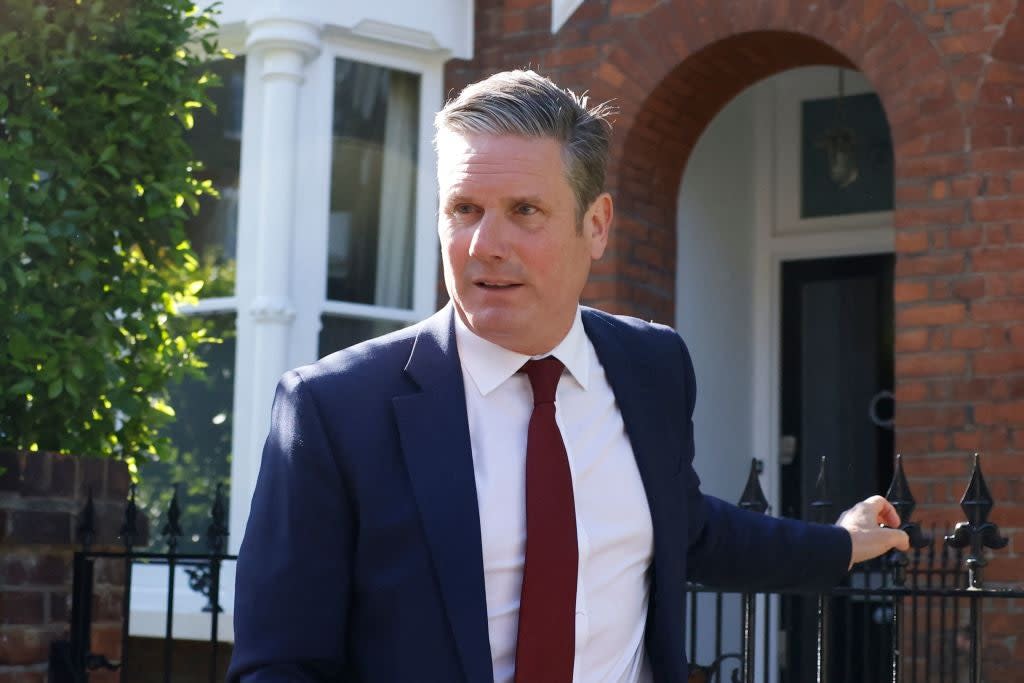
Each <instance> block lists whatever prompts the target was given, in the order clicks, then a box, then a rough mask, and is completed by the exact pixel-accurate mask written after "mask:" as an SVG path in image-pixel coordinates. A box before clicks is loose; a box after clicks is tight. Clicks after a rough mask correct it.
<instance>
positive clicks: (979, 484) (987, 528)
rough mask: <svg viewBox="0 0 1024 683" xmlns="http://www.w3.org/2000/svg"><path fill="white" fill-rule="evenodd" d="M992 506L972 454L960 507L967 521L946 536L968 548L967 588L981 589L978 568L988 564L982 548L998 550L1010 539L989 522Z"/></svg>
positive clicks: (978, 465) (975, 457)
mask: <svg viewBox="0 0 1024 683" xmlns="http://www.w3.org/2000/svg"><path fill="white" fill-rule="evenodd" d="M994 506H995V503H994V501H993V500H992V494H991V493H990V492H989V490H988V484H986V483H985V475H983V474H982V472H981V462H980V459H979V457H978V454H977V453H975V454H974V468H973V470H972V472H971V481H970V483H969V484H967V490H966V491H964V496H963V498H961V499H960V509H961V510H963V511H964V514H965V515H967V521H966V522H957V525H956V527H954V529H953V533H951V534H950V535H949V536H946V543H947V544H948V545H950V546H952V547H954V548H957V549H962V548H970V552H969V553H968V555H967V560H966V562H967V572H968V585H969V587H970V588H981V587H982V578H981V571H982V569H984V568H985V565H986V564H988V562H987V560H985V548H991V549H992V550H999V549H1000V548H1005V547H1006V544H1007V543H1009V542H1010V541H1009V539H1007V538H1003V537H1002V536H1000V535H999V527H998V526H996V525H995V524H993V523H992V522H990V521H988V516H989V513H991V512H992V508H993V507H994Z"/></svg>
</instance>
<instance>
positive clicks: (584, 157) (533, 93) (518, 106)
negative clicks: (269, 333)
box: [434, 70, 615, 227]
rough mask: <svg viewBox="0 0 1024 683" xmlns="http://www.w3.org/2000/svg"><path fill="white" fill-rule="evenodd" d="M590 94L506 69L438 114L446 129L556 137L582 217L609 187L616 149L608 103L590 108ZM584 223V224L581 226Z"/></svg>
mask: <svg viewBox="0 0 1024 683" xmlns="http://www.w3.org/2000/svg"><path fill="white" fill-rule="evenodd" d="M587 100H588V98H587V95H586V93H584V94H583V95H577V94H575V93H574V92H572V91H571V90H563V89H562V88H560V87H558V86H557V85H555V83H554V82H553V81H552V80H550V79H548V78H545V77H543V76H541V75H539V74H537V73H535V72H533V71H523V70H515V71H503V72H501V73H496V74H494V75H493V76H490V77H489V78H486V79H484V80H482V81H479V82H477V83H473V84H471V85H468V86H466V87H465V88H464V89H463V90H462V92H461V93H459V96H458V97H456V98H455V99H453V100H449V101H448V103H447V104H445V106H444V108H443V109H441V111H439V112H438V113H437V116H436V117H434V128H435V130H436V131H437V136H435V138H434V147H435V149H436V148H437V145H438V137H440V134H441V133H442V132H444V131H448V132H454V133H478V134H480V133H482V134H487V135H518V136H521V137H529V138H552V139H554V140H555V141H557V142H559V143H561V144H562V149H563V151H562V158H563V161H564V163H565V177H566V180H568V181H569V186H570V187H571V188H572V190H573V194H574V195H575V196H576V207H577V208H576V212H577V220H578V221H582V220H583V215H584V214H585V213H586V211H587V209H588V208H590V205H591V204H592V203H593V202H594V200H595V199H597V197H598V195H600V194H601V193H602V192H603V191H604V181H605V169H606V167H607V165H608V154H609V150H610V147H611V136H612V126H611V123H610V122H609V120H608V119H609V117H610V116H611V115H613V114H614V113H615V108H614V107H612V106H611V105H610V104H609V103H608V102H603V103H601V104H599V105H597V106H595V107H592V108H589V109H588V108H587ZM581 227H582V225H581Z"/></svg>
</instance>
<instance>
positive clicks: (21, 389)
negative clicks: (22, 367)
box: [7, 377, 36, 396]
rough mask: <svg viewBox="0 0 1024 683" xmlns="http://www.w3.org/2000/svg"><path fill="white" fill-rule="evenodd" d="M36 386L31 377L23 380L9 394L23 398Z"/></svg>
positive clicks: (9, 390)
mask: <svg viewBox="0 0 1024 683" xmlns="http://www.w3.org/2000/svg"><path fill="white" fill-rule="evenodd" d="M35 384H36V383H35V382H34V381H32V378H31V377H26V378H25V379H23V380H21V381H20V382H18V383H17V384H15V385H14V386H12V387H11V388H10V389H8V390H7V392H8V393H10V394H14V395H15V396H23V395H25V394H27V393H28V392H30V391H32V387H34V386H35Z"/></svg>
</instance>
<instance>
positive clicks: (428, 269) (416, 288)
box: [129, 28, 449, 642]
mask: <svg viewBox="0 0 1024 683" xmlns="http://www.w3.org/2000/svg"><path fill="white" fill-rule="evenodd" d="M244 34H245V31H239V30H237V29H229V30H228V31H225V32H224V33H223V34H222V39H221V44H222V45H224V46H225V47H227V48H228V49H230V50H231V51H232V52H234V53H235V54H236V55H241V54H242V53H243V50H242V47H243V46H244V44H245V35H244ZM322 40H323V42H322V46H321V47H322V49H321V52H320V54H319V55H318V56H317V57H316V58H314V59H313V60H312V61H311V62H310V63H309V64H308V65H307V68H306V74H305V75H306V79H305V83H304V84H303V86H302V88H301V91H300V95H299V98H300V101H299V118H298V126H297V128H298V130H299V131H302V133H301V134H300V135H299V136H298V137H297V139H296V144H297V145H298V147H297V154H298V159H299V164H298V165H297V167H296V178H295V180H296V189H295V210H294V220H293V225H295V226H315V227H314V228H311V229H306V230H297V231H296V234H295V235H294V236H293V240H292V251H291V253H292V259H291V263H290V270H291V272H290V283H289V285H290V292H289V298H290V299H291V301H292V302H293V304H294V307H295V318H294V321H293V323H292V327H291V333H290V339H289V350H288V353H289V361H290V364H291V366H293V367H294V366H298V365H303V364H306V363H311V362H313V361H315V360H316V359H317V358H318V357H319V336H320V329H321V316H323V315H325V314H326V315H339V316H345V317H355V318H362V319H370V320H382V321H389V322H398V323H413V322H416V321H418V320H421V319H423V318H425V317H427V316H429V315H430V314H432V313H433V312H434V311H435V310H436V306H437V282H438V268H439V255H440V251H439V248H438V237H437V181H436V178H437V169H436V160H435V155H434V150H433V135H434V130H433V116H434V112H436V111H437V110H438V109H440V108H441V106H442V104H443V84H444V63H445V61H447V59H448V57H449V55H448V53H447V52H446V51H443V50H434V51H425V50H423V49H420V48H416V47H412V46H400V45H390V44H386V43H382V42H378V41H374V40H370V39H366V38H361V37H359V36H355V35H353V34H351V33H348V32H345V31H342V30H332V29H330V28H328V29H325V31H324V33H323V35H322ZM339 57H340V58H344V59H349V60H352V61H358V62H363V63H366V64H372V65H375V66H382V67H385V68H390V69H396V70H400V71H406V72H409V73H413V74H416V75H418V76H419V79H420V98H419V106H420V114H419V129H418V132H419V142H418V149H417V177H416V200H415V206H414V210H413V216H414V221H415V227H414V238H413V243H414V250H415V251H414V258H413V277H412V306H411V307H410V308H408V309H404V308H395V307H387V306H376V305H370V304H361V303H354V302H345V301H332V300H328V299H327V257H326V254H327V243H328V213H329V210H330V184H331V178H330V170H331V148H332V145H331V139H332V120H333V107H334V69H335V60H336V58H339ZM261 71H262V62H261V60H260V58H259V55H252V56H249V57H248V59H247V62H246V74H245V93H244V100H245V104H244V113H243V131H244V132H243V140H242V155H241V157H242V158H241V166H242V168H241V169H240V174H239V175H240V180H239V183H240V194H241V196H242V198H243V199H242V201H249V202H251V201H252V200H251V198H248V199H247V198H246V197H247V194H246V192H245V190H244V189H243V188H242V187H241V185H242V184H243V183H246V181H247V179H250V178H253V177H254V176H255V175H256V174H257V173H258V170H257V169H258V168H259V164H260V159H259V154H260V150H258V149H256V148H255V143H256V142H258V131H259V129H260V125H259V123H260V121H259V117H260V115H259V111H258V110H259V102H260V95H261V80H260V75H259V74H260V72H261ZM240 210H241V208H240ZM239 227H240V229H243V227H244V224H243V223H242V221H241V220H240V221H239ZM246 242H247V241H246V240H239V245H240V246H239V251H238V253H237V254H236V259H237V260H238V262H239V263H241V262H242V260H243V259H248V260H251V259H253V258H254V257H255V254H253V253H252V252H251V249H250V250H248V251H246V250H244V247H243V245H244V244H245V243H246ZM249 270H250V269H247V268H240V269H239V272H240V276H239V277H244V275H242V273H243V272H246V271H249ZM237 286H238V285H237V283H236V287H237ZM238 311H239V299H238V297H237V296H231V297H217V298H211V299H203V300H201V301H199V303H197V304H195V305H192V306H188V307H183V308H182V312H183V313H185V314H188V315H206V314H217V313H231V312H234V313H236V315H237V313H238ZM241 333H242V332H241V326H239V334H241ZM250 368H251V364H250V363H249V362H248V361H247V359H244V358H240V357H238V356H236V359H235V393H234V395H235V397H236V401H235V405H234V409H233V410H234V413H235V418H236V419H238V413H239V411H244V410H249V408H248V407H247V406H248V403H245V402H243V403H241V404H240V403H239V402H238V401H237V397H238V396H239V395H244V394H245V393H246V391H247V386H248V385H250V384H251V381H249V379H248V378H249V373H250ZM271 399H272V396H267V397H266V410H267V411H268V412H269V410H270V403H271ZM248 423H249V420H245V421H244V424H248ZM265 437H266V435H265V434H243V435H239V434H238V433H237V432H236V434H235V435H234V438H233V439H232V453H233V454H236V456H235V457H234V458H233V463H232V490H231V496H232V503H231V506H230V507H231V515H230V519H229V527H230V532H231V533H230V536H229V538H228V552H229V553H232V554H235V553H237V552H238V548H239V545H240V543H241V540H242V535H243V530H244V525H245V521H246V520H245V517H246V516H247V513H248V509H249V494H248V492H246V491H244V490H243V489H244V488H245V487H243V486H236V482H242V481H245V482H254V481H255V479H256V473H257V472H258V469H259V463H260V458H259V453H260V452H261V449H262V444H263V440H264V439H265ZM243 451H244V452H245V454H246V456H247V457H238V456H237V454H238V453H240V452H243ZM250 451H251V452H250ZM237 496H245V498H246V500H244V501H242V500H239V499H238V498H237ZM152 521H153V522H154V524H153V527H154V528H158V526H159V524H160V522H161V521H162V520H152ZM234 580H235V567H234V563H233V562H225V563H224V565H223V567H222V571H221V592H220V603H221V606H222V607H223V609H224V611H223V612H222V613H221V614H220V615H219V624H218V634H217V636H218V639H219V640H221V641H226V642H232V641H233V640H234V630H233V625H232V620H233V605H234V582H235V581H234ZM174 581H175V605H174V607H175V609H174V628H173V637H174V638H175V639H184V640H208V639H209V637H210V630H211V618H210V615H209V614H208V613H204V612H202V611H201V610H202V607H203V606H205V604H206V600H205V599H204V598H203V597H202V596H200V595H198V594H197V593H195V592H194V591H192V590H191V589H189V587H188V577H187V575H186V574H185V572H184V569H183V568H180V567H179V568H178V571H177V572H176V574H175V577H174ZM167 582H168V572H167V567H166V566H164V565H146V564H141V563H136V564H135V566H134V568H133V577H132V586H131V600H132V605H131V622H130V625H129V634H130V635H131V636H136V637H156V638H162V637H163V636H164V634H165V625H166V603H167ZM310 590H316V588H315V587H310Z"/></svg>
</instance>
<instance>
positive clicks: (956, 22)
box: [950, 5, 988, 31]
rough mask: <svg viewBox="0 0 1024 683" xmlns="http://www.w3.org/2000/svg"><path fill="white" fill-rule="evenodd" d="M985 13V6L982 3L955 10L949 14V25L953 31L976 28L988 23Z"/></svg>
mask: <svg viewBox="0 0 1024 683" xmlns="http://www.w3.org/2000/svg"><path fill="white" fill-rule="evenodd" d="M987 13H988V12H987V8H986V7H985V6H984V5H982V6H974V7H967V8H964V9H960V10H957V11H955V12H952V14H951V16H950V27H951V28H952V29H953V30H954V31H974V30H977V29H978V28H979V27H981V26H985V25H986V24H987V23H988V21H987V18H986V14H987Z"/></svg>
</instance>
